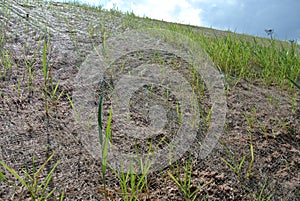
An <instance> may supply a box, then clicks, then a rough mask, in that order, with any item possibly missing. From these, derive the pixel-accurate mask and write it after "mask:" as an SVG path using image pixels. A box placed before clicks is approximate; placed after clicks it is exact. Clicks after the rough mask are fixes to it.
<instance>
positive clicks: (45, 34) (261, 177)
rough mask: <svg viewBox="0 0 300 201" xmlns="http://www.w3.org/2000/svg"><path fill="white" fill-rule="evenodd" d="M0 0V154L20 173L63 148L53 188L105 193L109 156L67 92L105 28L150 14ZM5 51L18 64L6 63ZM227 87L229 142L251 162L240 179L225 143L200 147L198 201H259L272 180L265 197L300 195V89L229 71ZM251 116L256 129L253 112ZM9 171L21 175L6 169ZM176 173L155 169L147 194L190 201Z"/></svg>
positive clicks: (99, 196) (114, 187)
mask: <svg viewBox="0 0 300 201" xmlns="http://www.w3.org/2000/svg"><path fill="white" fill-rule="evenodd" d="M0 5H1V9H0V19H1V35H2V37H3V41H1V48H2V49H3V52H4V53H3V54H5V55H3V56H2V57H1V62H0V63H1V72H0V78H1V80H0V119H1V121H0V154H1V155H0V159H1V160H2V161H4V162H6V163H7V164H8V165H9V166H11V167H12V168H14V169H15V170H16V171H18V172H20V173H21V169H22V168H23V167H24V164H27V165H28V166H29V167H30V166H31V161H32V157H33V156H34V158H35V166H36V167H39V166H40V165H42V164H43V162H44V161H46V159H47V158H48V157H49V156H50V155H51V154H52V153H53V152H55V157H54V159H53V160H51V162H50V163H49V164H48V166H47V167H46V171H45V172H46V173H47V172H49V171H50V169H51V167H52V166H53V165H54V164H55V162H56V161H57V160H60V164H59V166H58V167H57V169H56V171H55V173H54V176H53V181H52V182H51V183H50V187H52V188H53V187H57V188H58V189H57V193H58V192H60V191H61V190H62V189H64V190H65V197H66V199H65V200H103V191H102V190H101V189H102V187H103V184H102V180H101V166H100V161H97V160H95V159H94V158H93V157H92V156H91V155H90V153H89V152H88V151H87V150H86V149H85V147H84V145H83V144H82V142H81V141H80V137H79V135H80V132H82V128H81V127H80V126H79V125H78V124H77V123H76V120H75V117H74V115H73V112H72V107H71V104H70V102H69V100H68V97H67V95H66V94H68V95H69V96H70V97H72V93H73V91H74V87H73V86H74V80H75V77H76V75H77V73H78V71H79V68H80V65H81V64H82V62H83V61H84V60H85V59H86V57H87V55H89V54H90V53H91V52H92V51H93V50H94V47H97V46H99V45H101V43H102V41H103V36H104V34H103V33H104V32H105V33H108V36H109V35H114V34H118V33H122V32H124V31H125V30H128V29H132V28H134V27H135V26H136V24H137V23H140V24H141V23H142V20H140V19H135V22H133V20H132V19H131V18H129V17H128V16H123V15H120V14H118V13H117V12H115V13H113V12H111V13H107V12H102V11H101V12H99V11H98V12H96V11H93V10H88V9H85V8H80V7H75V6H68V5H65V4H60V3H52V4H50V3H42V2H40V3H39V2H36V1H35V3H30V4H25V3H16V2H15V1H1V2H0ZM27 14H28V15H27ZM198 31H199V30H198ZM200 31H201V30H200ZM45 39H48V41H49V43H48V44H49V45H48V50H47V60H48V62H49V65H51V66H52V74H53V81H54V83H55V84H56V83H59V87H58V93H60V92H62V91H63V95H62V96H61V98H60V100H59V101H54V102H51V104H50V106H51V108H50V110H49V111H48V112H46V109H45V98H44V97H43V96H42V92H43V85H44V77H43V69H42V52H43V44H44V41H45ZM6 58H8V60H9V62H8V63H10V64H11V65H10V64H7V65H8V66H9V67H7V65H6V67H5V66H4V64H5V62H6ZM29 66H30V67H31V71H32V74H33V75H34V76H33V77H31V76H30V73H29V71H28V67H29ZM226 87H227V92H228V93H227V104H228V113H227V119H226V126H225V132H224V134H223V135H222V137H221V139H220V141H221V142H222V143H224V144H225V145H226V146H227V147H228V148H229V149H230V150H231V151H232V153H233V155H234V156H235V157H236V159H237V160H238V161H240V160H241V158H242V156H244V155H245V156H246V162H245V164H244V166H243V167H244V168H242V171H241V173H240V176H238V175H236V174H235V173H233V171H231V170H230V169H229V168H228V167H227V166H226V164H225V163H224V162H223V161H222V160H221V157H224V158H226V159H228V160H229V158H228V154H227V153H226V152H225V151H224V149H223V147H222V146H221V145H219V146H216V147H215V149H214V151H213V152H212V153H211V154H210V155H209V157H207V158H206V159H203V160H201V159H199V158H197V153H198V152H197V149H196V148H194V149H192V151H191V155H192V163H193V174H192V182H191V183H192V186H193V187H197V186H201V185H203V184H205V183H206V182H209V184H207V186H205V187H204V188H203V189H202V190H201V191H200V192H199V196H198V198H197V199H198V200H203V199H204V197H203V196H204V195H206V198H207V200H254V198H253V197H254V194H256V195H257V197H258V194H259V192H260V190H261V189H262V187H263V185H264V183H265V181H267V184H268V185H267V186H266V190H265V191H264V192H263V196H267V195H268V194H273V196H272V198H271V200H295V201H296V200H300V170H299V168H300V145H299V141H300V132H299V131H300V111H299V92H293V93H298V94H293V93H291V92H286V91H283V90H281V89H280V88H279V87H278V86H276V85H274V86H270V87H264V86H262V85H261V84H258V83H250V82H248V81H246V80H240V82H239V83H238V84H236V85H235V82H234V79H229V78H228V79H227V83H226ZM293 98H294V99H295V101H294V102H293V101H292V100H293ZM95 101H97V100H95ZM297 104H298V106H297ZM251 115H252V117H253V124H252V125H251V126H250V125H249V121H248V122H247V120H246V118H245V116H248V117H250V118H251ZM250 132H251V133H252V138H253V139H252V141H253V147H254V154H255V162H254V166H253V168H252V170H251V173H252V174H251V176H250V177H249V178H244V177H245V175H246V172H247V167H248V166H249V161H250V155H249V153H250V152H249V143H250V134H249V133H250ZM196 144H197V143H196ZM187 155H188V154H186V156H187ZM185 159H187V157H183V158H182V159H180V160H179V161H178V162H179V164H184V162H185ZM0 170H1V171H3V172H4V173H5V175H6V176H7V177H8V178H10V179H11V180H13V181H15V180H14V179H13V178H12V177H10V176H9V174H8V173H7V172H5V171H4V170H3V168H2V167H1V169H0ZM168 170H171V171H173V169H172V167H168V168H166V169H165V170H162V171H159V172H155V173H151V174H150V175H149V176H148V186H147V190H145V192H143V193H142V194H141V198H140V199H141V200H185V199H184V196H183V194H182V191H181V190H180V189H179V188H178V186H176V185H175V183H174V182H173V181H172V180H171V179H170V178H169V176H168V174H167V171H168ZM181 171H182V169H181ZM46 173H45V174H46ZM107 184H108V186H107V189H108V190H107V191H108V197H109V199H110V200H121V190H120V186H119V184H118V180H117V179H116V177H115V176H114V175H113V173H112V172H111V171H108V173H107ZM19 186H20V185H18V187H13V186H12V185H8V184H7V183H5V182H2V183H0V199H1V200H25V199H26V197H27V196H28V195H26V193H24V192H26V191H25V189H22V188H19Z"/></svg>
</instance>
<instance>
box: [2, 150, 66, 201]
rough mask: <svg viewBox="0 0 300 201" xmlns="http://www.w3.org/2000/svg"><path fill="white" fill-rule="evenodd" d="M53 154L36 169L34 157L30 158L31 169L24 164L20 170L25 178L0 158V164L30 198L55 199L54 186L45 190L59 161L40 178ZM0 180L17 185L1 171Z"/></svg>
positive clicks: (61, 197) (61, 198)
mask: <svg viewBox="0 0 300 201" xmlns="http://www.w3.org/2000/svg"><path fill="white" fill-rule="evenodd" d="M53 156H54V154H52V155H51V156H50V157H49V158H48V159H47V160H46V161H45V162H44V163H43V164H42V165H41V166H40V167H39V168H38V169H36V167H35V166H34V163H35V161H34V157H33V158H32V170H29V169H28V167H27V166H26V167H25V168H24V169H23V170H22V171H23V173H24V175H25V176H23V177H25V179H23V177H22V176H21V175H19V174H18V173H17V172H16V171H15V170H14V169H12V168H11V167H9V166H8V165H7V164H6V163H4V162H3V161H1V160H0V165H1V166H2V167H4V169H6V170H7V171H8V172H9V173H10V174H11V175H12V176H14V177H15V178H16V179H17V180H18V181H19V182H20V183H21V184H22V186H23V187H24V188H25V189H26V190H27V191H28V192H29V194H30V197H31V199H32V200H39V201H46V200H48V199H50V198H53V199H55V200H56V197H55V196H54V192H55V190H56V188H54V189H51V190H50V192H47V190H49V188H48V186H49V183H50V181H51V179H52V176H53V173H54V170H55V169H56V167H57V166H58V164H59V161H57V162H56V163H55V165H54V166H53V167H52V168H51V170H50V172H49V173H48V174H47V176H46V178H44V179H43V180H41V174H42V171H43V170H44V169H45V167H46V165H47V163H49V161H50V160H51V159H52V158H53ZM0 177H1V180H3V181H5V182H7V183H8V184H10V185H11V184H13V185H14V186H15V187H17V183H14V182H13V181H10V180H8V179H7V178H6V177H5V176H4V174H3V173H1V172H0ZM26 193H27V192H23V194H24V195H18V196H25V195H26ZM63 199H64V191H62V193H61V196H60V198H59V200H61V201H62V200H63Z"/></svg>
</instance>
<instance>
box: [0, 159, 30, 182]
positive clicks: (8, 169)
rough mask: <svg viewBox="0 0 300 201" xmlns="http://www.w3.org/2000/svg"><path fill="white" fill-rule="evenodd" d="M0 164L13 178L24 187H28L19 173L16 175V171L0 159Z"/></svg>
mask: <svg viewBox="0 0 300 201" xmlns="http://www.w3.org/2000/svg"><path fill="white" fill-rule="evenodd" d="M0 164H1V165H2V166H3V167H4V168H5V169H6V170H7V171H9V172H10V173H11V174H12V175H13V176H14V177H15V178H17V179H18V180H19V181H20V182H21V183H22V184H23V186H25V187H26V188H28V185H27V183H26V182H25V181H24V180H23V179H22V177H21V176H20V175H18V173H17V172H16V171H15V170H13V169H12V168H10V167H8V166H7V165H6V164H5V163H4V162H3V161H1V160H0Z"/></svg>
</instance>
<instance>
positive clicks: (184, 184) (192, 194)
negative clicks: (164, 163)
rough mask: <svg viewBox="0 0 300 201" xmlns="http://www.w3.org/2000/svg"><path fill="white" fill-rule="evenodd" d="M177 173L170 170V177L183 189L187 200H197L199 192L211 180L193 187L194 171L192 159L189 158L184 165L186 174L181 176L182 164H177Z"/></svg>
mask: <svg viewBox="0 0 300 201" xmlns="http://www.w3.org/2000/svg"><path fill="white" fill-rule="evenodd" d="M175 171H176V175H173V174H172V173H171V172H170V171H168V175H169V177H170V178H171V179H172V180H173V181H174V182H175V183H176V185H177V186H178V187H179V188H180V189H181V191H182V192H183V194H184V196H185V197H186V198H187V200H189V201H190V200H191V201H194V200H196V198H197V196H198V192H199V191H200V190H201V189H203V188H204V187H205V186H206V185H208V184H209V183H211V181H210V182H207V183H205V184H203V185H202V186H200V187H196V188H195V187H193V186H192V185H191V179H192V173H193V164H192V163H191V161H190V160H188V161H187V162H186V164H185V166H184V167H183V171H184V176H183V178H182V177H181V176H180V166H179V165H178V164H177V168H176V170H175Z"/></svg>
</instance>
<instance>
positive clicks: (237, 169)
mask: <svg viewBox="0 0 300 201" xmlns="http://www.w3.org/2000/svg"><path fill="white" fill-rule="evenodd" d="M220 144H221V145H222V146H223V148H224V150H225V152H226V154H227V156H228V157H229V159H230V160H226V159H225V158H223V157H221V160H222V161H223V162H224V163H225V164H226V165H227V166H228V167H229V169H230V170H231V171H233V172H234V173H235V174H236V175H237V176H238V177H240V174H241V171H242V167H243V164H244V162H245V160H246V156H243V157H242V159H241V160H240V161H237V160H236V159H235V157H234V155H233V153H231V151H230V150H229V148H228V147H227V146H226V145H225V144H224V143H220Z"/></svg>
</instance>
